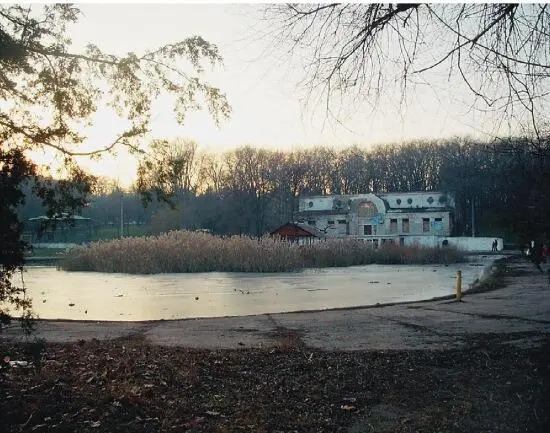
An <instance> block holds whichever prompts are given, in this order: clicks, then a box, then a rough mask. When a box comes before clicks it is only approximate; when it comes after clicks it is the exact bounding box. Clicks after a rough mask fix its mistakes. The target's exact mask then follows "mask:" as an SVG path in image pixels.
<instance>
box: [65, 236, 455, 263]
mask: <svg viewBox="0 0 550 433" xmlns="http://www.w3.org/2000/svg"><path fill="white" fill-rule="evenodd" d="M463 259H464V254H463V253H462V252H461V251H458V250H456V249H454V248H450V247H445V248H428V247H419V246H413V247H402V246H396V245H384V246H382V247H381V248H378V249H373V248H372V247H371V246H369V245H368V244H366V243H364V242H362V241H359V240H344V239H332V240H327V241H326V242H320V243H316V244H312V245H304V246H298V245H296V244H292V243H290V242H287V241H284V240H282V239H278V238H270V237H267V236H266V237H262V238H260V239H257V238H250V237H247V236H231V237H217V236H213V235H211V234H207V233H200V232H188V231H172V232H169V233H165V234H161V235H158V236H148V237H136V238H124V239H116V240H112V241H103V242H95V243H92V244H90V245H88V246H79V247H75V248H73V249H71V250H70V251H69V252H68V254H67V255H66V256H65V258H64V260H63V262H62V263H61V268H62V269H64V270H68V271H95V272H122V273H130V274H157V273H174V272H212V271H219V272H289V271H295V270H299V269H304V268H311V267H316V268H319V267H334V266H353V265H364V264H371V263H381V264H429V263H452V262H458V261H461V260H463Z"/></svg>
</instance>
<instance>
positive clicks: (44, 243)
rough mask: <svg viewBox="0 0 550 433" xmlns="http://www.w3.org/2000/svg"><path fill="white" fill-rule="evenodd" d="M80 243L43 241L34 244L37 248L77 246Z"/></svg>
mask: <svg viewBox="0 0 550 433" xmlns="http://www.w3.org/2000/svg"><path fill="white" fill-rule="evenodd" d="M77 245H78V244H71V243H50V242H42V243H36V244H32V246H33V247H35V248H72V247H76V246H77Z"/></svg>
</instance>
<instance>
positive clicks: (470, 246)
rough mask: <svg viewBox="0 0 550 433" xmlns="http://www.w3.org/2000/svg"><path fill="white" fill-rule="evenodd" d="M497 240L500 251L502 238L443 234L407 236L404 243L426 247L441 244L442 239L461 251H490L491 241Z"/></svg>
mask: <svg viewBox="0 0 550 433" xmlns="http://www.w3.org/2000/svg"><path fill="white" fill-rule="evenodd" d="M495 239H496V240H497V250H498V251H502V250H503V248H504V241H503V239H502V238H489V237H476V238H472V237H467V236H461V237H450V236H449V237H445V236H408V237H406V238H405V244H406V245H422V246H427V247H435V246H441V245H443V241H445V240H446V241H447V242H448V245H450V246H453V247H456V248H458V249H460V250H463V251H469V252H476V253H485V252H491V250H492V246H493V241H494V240H495Z"/></svg>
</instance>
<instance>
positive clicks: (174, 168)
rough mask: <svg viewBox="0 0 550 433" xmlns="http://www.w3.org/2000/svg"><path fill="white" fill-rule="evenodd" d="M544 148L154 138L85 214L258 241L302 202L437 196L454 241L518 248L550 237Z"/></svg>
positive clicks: (515, 143)
mask: <svg viewBox="0 0 550 433" xmlns="http://www.w3.org/2000/svg"><path fill="white" fill-rule="evenodd" d="M549 143H550V140H548V139H545V141H544V142H540V141H538V142H537V143H536V146H535V145H533V143H532V142H530V141H529V140H528V139H526V138H516V139H508V140H504V141H502V140H501V141H498V142H497V141H495V142H483V141H479V140H475V139H472V138H467V137H466V138H452V139H447V140H413V141H408V142H404V143H401V144H386V145H379V146H376V147H373V148H361V147H359V146H356V145H355V146H350V147H346V148H343V149H340V150H335V149H333V148H330V147H314V148H307V149H300V150H292V151H279V150H269V149H263V148H256V147H252V146H242V147H239V148H237V149H234V150H231V151H228V152H225V153H222V154H214V153H204V152H199V151H198V146H197V143H195V142H194V141H191V140H185V139H176V140H173V141H168V140H157V141H155V142H153V143H152V146H151V152H150V153H149V154H148V155H146V156H145V157H143V158H142V159H141V161H140V164H139V168H138V180H137V181H136V182H135V184H134V185H133V187H132V188H131V190H130V191H126V192H124V193H123V194H122V193H121V190H120V188H119V187H118V186H116V185H115V184H113V183H112V182H110V181H109V180H102V181H100V182H98V183H96V186H95V191H96V193H95V195H94V196H93V197H92V198H91V200H90V204H89V206H87V207H85V208H84V209H83V210H82V215H84V216H88V217H90V218H92V219H93V220H94V222H95V223H96V224H98V225H109V224H110V225H114V226H118V225H119V224H120V207H121V205H122V206H123V207H124V215H125V217H124V219H125V222H126V224H128V223H132V224H144V225H147V226H148V228H149V230H150V232H151V233H161V232H165V231H168V230H175V229H189V230H196V229H207V230H209V231H211V232H212V233H215V234H222V235H226V234H250V235H255V236H260V235H262V234H264V233H266V232H268V231H270V230H273V229H274V228H276V227H277V226H279V225H281V224H284V223H285V222H288V221H293V220H294V219H295V214H296V212H297V210H298V198H299V197H300V196H309V195H327V194H360V193H369V192H373V193H385V192H411V191H442V192H446V193H449V194H451V195H452V196H453V197H454V199H455V203H456V207H455V215H454V217H455V223H456V224H455V227H454V232H455V233H454V234H456V235H471V234H472V231H473V232H474V233H475V234H476V235H487V236H493V235H494V236H497V235H498V236H505V237H506V238H507V239H508V240H509V241H512V242H515V241H520V240H521V241H522V242H523V240H524V238H525V239H526V238H528V237H531V236H534V235H540V234H542V233H547V232H548V215H549V211H550V200H549V199H550V197H549V193H548V191H547V190H548V188H547V187H546V185H547V182H548V179H549V174H550V146H549ZM144 201H145V203H143V202H144ZM144 204H145V205H146V206H144ZM37 206H39V203H38V199H36V198H35V199H32V198H31V199H30V200H29V199H28V200H27V205H26V206H25V207H23V208H21V212H22V214H21V215H22V217H23V218H27V217H29V216H36V212H37V211H38V210H39V208H37ZM32 212H34V215H31V213H32ZM472 225H474V226H475V227H472Z"/></svg>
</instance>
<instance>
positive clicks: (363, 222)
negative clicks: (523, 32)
mask: <svg viewBox="0 0 550 433" xmlns="http://www.w3.org/2000/svg"><path fill="white" fill-rule="evenodd" d="M453 209H454V201H453V199H452V198H451V197H450V196H448V195H446V194H443V193H440V192H411V193H387V194H355V195H331V196H313V197H301V198H300V200H299V210H298V213H297V215H296V217H297V220H298V222H300V223H306V224H308V225H310V226H312V227H315V228H316V229H317V230H320V231H321V232H323V233H326V235H327V237H345V236H352V237H354V238H359V239H364V240H366V241H367V242H373V243H374V244H375V245H378V244H382V243H385V242H394V243H399V244H401V245H404V244H411V243H413V239H414V240H415V242H414V243H424V242H418V238H419V237H422V238H424V237H429V238H436V239H439V238H441V237H443V238H445V237H449V236H450V235H451V230H452V212H453ZM430 243H432V242H430Z"/></svg>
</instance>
